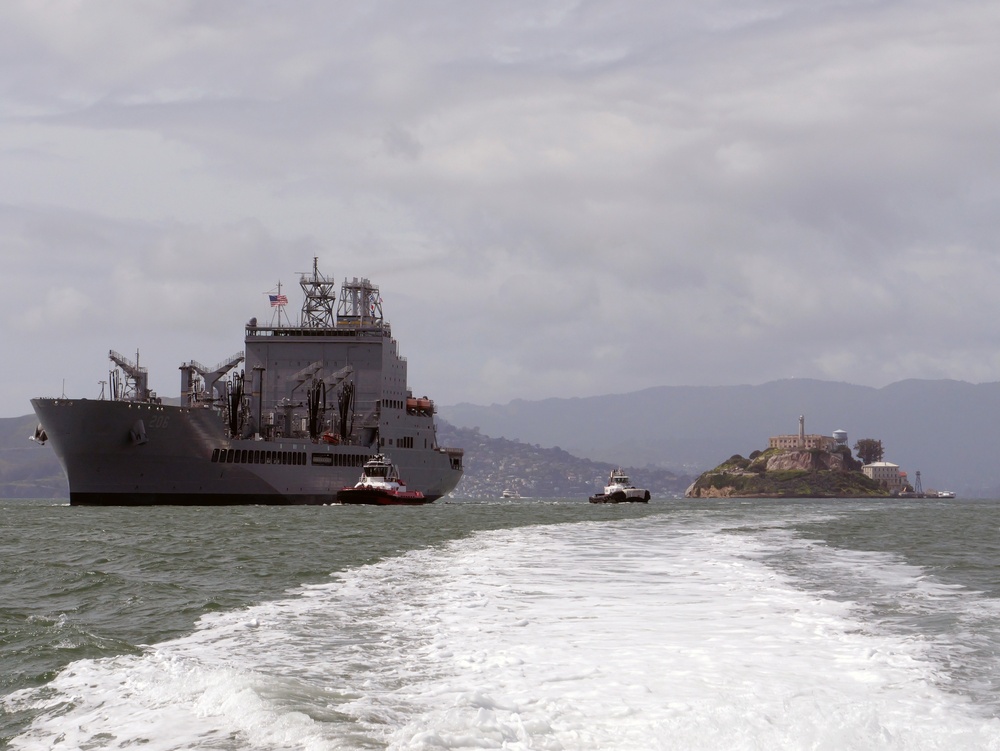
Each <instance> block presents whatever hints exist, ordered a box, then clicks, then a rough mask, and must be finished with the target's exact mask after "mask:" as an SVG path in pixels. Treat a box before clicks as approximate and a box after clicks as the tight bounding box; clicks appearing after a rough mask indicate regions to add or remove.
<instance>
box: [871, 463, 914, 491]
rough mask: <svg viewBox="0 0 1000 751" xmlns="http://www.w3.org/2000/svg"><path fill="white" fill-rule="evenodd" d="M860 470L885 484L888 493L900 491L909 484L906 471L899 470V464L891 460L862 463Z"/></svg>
mask: <svg viewBox="0 0 1000 751" xmlns="http://www.w3.org/2000/svg"><path fill="white" fill-rule="evenodd" d="M861 471H862V472H864V473H865V475H866V476H867V477H870V478H871V479H873V480H875V482H879V483H882V484H883V485H885V487H886V488H887V489H888V490H889V492H890V493H892V492H901V491H903V490H905V489H906V488H907V486H908V485H909V482H908V481H907V479H906V473H905V472H901V471H900V469H899V465H898V464H893V463H892V462H872V463H871V464H866V465H864V466H863V467H862V468H861Z"/></svg>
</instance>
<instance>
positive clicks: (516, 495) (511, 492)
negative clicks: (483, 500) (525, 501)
mask: <svg viewBox="0 0 1000 751" xmlns="http://www.w3.org/2000/svg"><path fill="white" fill-rule="evenodd" d="M500 497H501V498H520V497H521V494H520V493H518V492H517V491H516V490H514V489H513V488H508V489H507V490H505V491H503V493H501V494H500Z"/></svg>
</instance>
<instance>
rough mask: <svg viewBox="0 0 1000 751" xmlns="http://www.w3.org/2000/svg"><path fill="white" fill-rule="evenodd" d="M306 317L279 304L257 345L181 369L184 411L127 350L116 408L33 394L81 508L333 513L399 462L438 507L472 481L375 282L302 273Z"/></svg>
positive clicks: (253, 327) (251, 339) (252, 327)
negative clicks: (288, 508) (346, 490)
mask: <svg viewBox="0 0 1000 751" xmlns="http://www.w3.org/2000/svg"><path fill="white" fill-rule="evenodd" d="M299 284H300V286H301V288H302V293H303V303H302V309H301V314H300V316H299V321H298V323H297V324H292V323H291V322H290V321H289V320H288V319H287V316H285V315H284V306H285V304H286V303H287V297H286V296H284V295H282V294H281V291H280V286H279V290H278V294H277V295H272V296H271V304H272V306H273V309H274V314H273V318H272V321H271V322H270V324H269V325H261V324H259V323H258V320H257V319H256V318H252V319H250V321H248V323H247V324H246V330H245V339H244V343H245V349H244V351H243V352H240V353H237V354H235V355H233V356H231V357H229V358H227V359H225V360H223V361H222V362H220V363H219V364H218V365H216V366H214V367H206V366H204V365H202V364H201V363H198V362H196V361H194V360H191V361H189V362H186V363H184V364H182V365H181V366H180V373H181V389H180V403H179V405H178V406H172V405H167V404H164V403H163V400H162V399H161V398H160V397H158V396H157V395H156V394H155V393H153V392H152V391H150V390H149V388H148V373H147V372H146V370H145V369H144V368H142V367H140V366H139V365H138V357H137V359H136V361H135V362H132V361H130V360H128V359H127V358H125V357H123V356H121V355H119V354H118V353H116V352H113V351H112V352H111V353H110V354H109V356H110V359H111V361H112V363H113V364H114V365H115V368H114V370H112V372H111V376H110V380H111V388H110V392H111V393H110V397H109V398H107V399H104V398H102V399H98V400H86V399H65V398H60V399H43V398H39V399H33V400H32V406H33V407H34V409H35V412H36V414H37V415H38V417H39V420H40V422H41V425H42V426H44V433H45V435H46V437H47V438H48V440H49V441H51V443H52V445H53V447H54V448H55V450H56V453H57V454H58V455H59V457H60V459H61V460H62V462H63V466H64V467H65V469H66V474H67V477H68V478H69V484H70V502H71V503H74V504H97V505H125V504H129V505H149V504H167V503H172V504H206V505H208V504H247V503H271V504H274V503H283V504H320V503H332V502H335V498H336V493H337V491H338V490H339V489H341V488H343V487H344V486H345V485H347V484H349V483H353V481H354V480H355V479H356V478H357V472H358V470H359V468H361V467H363V466H364V464H365V462H366V461H368V460H369V459H370V458H371V457H372V456H374V455H376V454H379V453H383V454H386V455H388V456H391V458H392V461H393V462H394V464H395V465H396V466H397V467H398V468H399V471H400V472H401V473H403V474H404V476H405V477H407V480H408V482H409V486H410V487H411V488H413V489H415V490H419V491H421V492H422V493H423V494H424V495H425V496H427V497H428V498H429V499H435V498H439V497H440V496H442V495H444V494H446V493H448V492H450V491H451V490H453V489H454V488H455V486H456V485H457V484H458V481H459V480H460V479H461V476H462V458H463V452H462V450H461V449H453V448H442V447H440V446H438V445H437V437H436V430H435V423H434V412H435V410H434V403H433V401H432V400H430V399H429V398H427V397H426V396H421V397H415V396H414V395H413V394H412V392H411V391H410V389H409V387H408V385H407V369H406V359H405V358H403V357H402V356H401V355H400V354H399V351H398V344H397V342H396V340H395V339H393V337H392V332H391V328H390V326H389V323H388V321H386V320H385V318H384V316H383V312H382V298H381V297H380V295H379V289H378V287H377V286H376V285H374V284H372V282H370V281H369V280H368V279H358V278H354V279H352V280H347V279H345V280H344V282H343V284H342V285H341V287H340V296H339V298H338V297H337V296H336V287H337V285H336V283H335V282H334V280H333V279H331V278H329V277H326V276H324V275H323V274H321V273H320V272H319V269H318V263H317V261H316V259H314V261H313V269H312V272H311V273H305V274H302V275H301V278H300V280H299Z"/></svg>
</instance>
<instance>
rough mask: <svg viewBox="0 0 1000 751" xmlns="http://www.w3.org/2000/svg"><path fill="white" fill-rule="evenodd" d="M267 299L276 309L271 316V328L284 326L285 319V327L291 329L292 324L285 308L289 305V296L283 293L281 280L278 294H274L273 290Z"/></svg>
mask: <svg viewBox="0 0 1000 751" xmlns="http://www.w3.org/2000/svg"><path fill="white" fill-rule="evenodd" d="M272 293H273V294H272ZM267 297H268V299H269V300H270V301H271V307H272V308H274V311H273V314H272V315H271V326H275V325H277V326H278V327H280V326H281V325H282V323H281V320H282V319H284V321H285V323H284V325H285V326H289V327H291V325H292V323H291V321H289V320H288V314H287V313H285V306H286V305H288V295H286V294H284V293H283V292H282V291H281V281H280V280H279V281H278V289H277V292H274V290H273V288H272V291H271V292H268V293H267Z"/></svg>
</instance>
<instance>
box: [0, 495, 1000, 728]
mask: <svg viewBox="0 0 1000 751" xmlns="http://www.w3.org/2000/svg"><path fill="white" fill-rule="evenodd" d="M0 528H2V534H0V592H2V599H0V696H4V697H6V699H5V701H4V702H3V703H0V746H2V745H3V744H6V743H10V744H12V746H13V747H15V748H34V747H38V748H42V747H60V746H58V744H55V745H52V744H48V745H47V742H44V741H42V740H37V744H36V741H34V740H31V738H34V737H35V736H34V735H33V733H34V732H36V731H34V730H32V728H33V725H37V724H38V723H40V722H42V723H43V724H44V725H45V726H46V727H51V726H52V725H53V724H54V725H55V726H58V723H59V720H58V714H56V715H53V710H52V705H51V704H47V703H46V701H47V700H46V697H50V698H51V696H59V695H60V692H61V691H63V690H64V689H62V688H58V689H57V688H55V687H54V686H56V685H57V684H58V683H59V682H60V681H62V680H64V679H65V677H66V675H67V672H68V671H69V672H72V671H73V670H76V669H79V668H80V667H84V666H85V667H87V668H88V669H89V668H90V667H92V666H95V665H97V666H100V665H104V664H107V663H108V661H114V660H116V659H121V658H128V659H134V660H142V659H144V657H143V656H144V655H148V654H149V653H150V651H151V649H152V648H154V647H155V645H159V644H163V643H167V642H172V641H174V640H182V641H183V640H184V639H185V638H187V637H189V636H190V635H192V634H193V633H194V632H195V631H196V629H198V628H201V627H202V625H203V624H204V623H205V619H211V618H212V617H214V616H219V617H223V616H227V614H232V613H234V612H237V613H238V612H240V611H241V610H242V609H246V608H253V607H254V606H257V605H259V604H261V603H269V602H275V601H284V600H285V599H287V598H288V597H289V592H290V591H294V590H296V589H297V588H302V587H307V588H308V587H312V586H324V585H327V584H328V583H329V582H331V580H335V579H336V578H337V577H338V576H352V577H357V578H358V581H360V582H361V583H360V584H359V585H358V586H360V587H362V588H363V587H364V581H365V579H364V577H365V576H367V575H368V573H367V572H369V571H377V572H381V571H382V570H383V569H382V568H379V567H381V566H386V565H388V566H393V565H396V562H397V561H404V560H409V558H411V557H412V556H414V555H416V554H419V552H420V551H427V554H428V555H433V556H435V557H436V558H435V560H436V561H437V565H441V566H442V568H443V570H445V571H447V570H448V566H449V564H448V560H447V556H449V555H452V553H451V552H450V551H451V550H452V549H453V548H454V546H456V545H458V546H459V548H456V549H464V548H462V547H461V546H463V545H471V546H473V547H475V546H476V545H481V544H487V543H481V542H480V541H481V540H496V539H503V540H512V541H516V540H518V539H520V536H527V535H539V534H542V535H543V536H544V535H547V534H550V533H549V532H540V531H544V530H551V534H558V544H559V545H574V544H581V545H582V544H585V545H588V546H590V547H591V548H593V549H594V550H595V551H597V550H600V555H602V556H607V558H608V560H609V563H615V562H616V561H619V560H626V561H627V560H631V559H633V558H641V556H639V555H638V553H636V552H635V551H630V550H629V548H628V544H629V543H628V541H629V540H630V539H632V538H631V537H630V536H629V535H630V534H635V535H636V539H637V540H638V539H640V538H641V539H642V540H643V541H644V542H643V545H646V546H648V547H644V548H642V550H643V551H646V552H644V553H643V554H642V555H645V556H647V557H648V556H649V552H648V551H649V550H652V551H657V550H662V551H664V552H665V553H666V552H670V551H671V550H672V548H674V547H676V544H677V541H678V540H685V541H687V540H691V539H699V538H698V536H699V535H700V536H702V537H703V539H704V540H710V539H711V540H715V539H718V540H722V541H723V545H725V546H728V545H729V542H725V541H730V542H734V543H738V544H742V543H743V542H744V541H750V542H752V543H753V550H752V552H750V553H740V554H739V555H740V556H743V557H744V558H746V559H747V560H748V561H752V562H753V563H754V565H758V564H759V565H762V566H766V567H767V570H769V571H772V572H773V575H774V576H776V577H779V578H780V579H781V580H782V581H786V582H788V586H789V588H790V589H791V590H793V591H795V592H800V593H805V594H806V595H808V596H810V597H814V598H821V599H822V600H823V601H824V602H829V603H839V604H845V603H846V604H848V605H849V607H850V608H851V611H852V613H855V614H856V615H857V617H858V618H859V623H861V624H862V626H861V628H862V629H863V630H864V629H869V628H870V629H871V630H872V631H873V632H877V633H878V634H879V635H880V637H881V636H883V635H887V636H889V637H891V638H894V639H900V640H903V641H901V643H904V644H905V643H908V642H907V640H911V641H912V640H917V641H919V642H920V643H921V644H922V645H925V646H926V645H941V646H940V651H939V653H940V655H942V656H941V659H940V664H936V665H935V668H934V671H933V675H935V676H940V678H939V679H938V678H935V679H934V680H935V682H937V681H938V680H939V681H940V683H941V685H942V688H943V690H945V691H947V692H949V695H954V696H957V697H960V698H961V700H962V701H963V702H966V703H968V704H969V705H970V706H971V707H972V708H973V710H974V712H975V714H976V715H977V716H982V717H985V718H993V717H997V716H1000V699H998V693H1000V692H998V690H997V689H998V682H997V679H996V678H995V677H994V676H996V675H998V671H997V668H998V667H1000V657H998V655H1000V606H998V602H1000V502H998V501H995V500H961V499H959V500H920V499H910V500H902V499H892V500H875V501H871V500H866V501H849V500H843V501H816V500H798V501H796V500H790V501H753V502H749V501H738V500H728V501H725V500H713V501H687V500H669V501H667V500H655V499H654V500H653V501H652V502H650V503H649V504H622V505H617V506H605V505H594V504H588V503H586V502H585V501H582V500H579V499H563V500H544V501H539V500H533V499H520V500H516V501H505V500H504V501H502V500H500V499H497V500H496V501H492V502H471V501H470V502H462V501H461V500H458V501H453V502H440V501H439V502H437V503H435V504H432V505H429V506H423V507H417V508H388V509H387V508H378V507H338V506H330V507H305V506H303V507H221V508H219V507H214V508H197V507H158V508H134V507H129V508H82V507H70V506H68V505H66V504H65V503H64V502H61V501H52V502H48V501H24V500H17V501H0ZM602 530H603V531H602ZM623 530H635V532H634V533H632V532H630V533H627V534H626V533H623ZM605 533H606V534H607V540H608V541H607V543H606V544H607V548H606V549H604V548H603V547H602V546H603V545H604V544H605V543H604V542H603V541H604V539H605V538H604V535H605ZM483 535H494V536H495V535H502V537H500V538H497V537H489V536H487V537H483ZM577 537H579V540H577ZM584 539H586V540H590V542H586V543H584V542H583V540H584ZM574 540H576V542H574ZM594 541H596V542H594ZM658 541H659V542H658ZM493 544H494V543H488V544H487V548H486V549H487V550H488V551H489V554H490V555H489V562H488V563H484V568H483V570H482V571H478V570H477V569H476V568H475V566H473V567H472V568H471V569H469V570H468V571H467V572H466V573H465V574H464V576H465V577H466V579H467V580H468V586H469V588H470V590H475V589H477V588H479V587H481V586H484V585H483V584H482V583H481V582H480V581H479V580H478V579H479V577H480V576H483V577H487V576H489V575H491V574H492V573H495V572H496V568H497V565H498V564H497V560H499V561H501V564H500V565H501V566H502V561H503V556H502V555H500V556H498V555H497V549H496V548H495V547H492V545H493ZM637 544H638V543H637ZM713 544H715V543H713ZM725 549H726V550H728V547H726V548H725ZM713 550H714V548H708V547H706V548H704V549H702V548H698V551H697V556H699V557H697V558H691V559H690V566H691V573H692V575H694V574H696V573H698V572H701V571H704V570H705V569H706V567H709V566H712V565H713V561H714V560H716V558H715V557H716V556H722V555H730V554H729V553H728V552H725V553H723V552H718V553H716V552H713ZM720 550H722V549H720ZM595 554H596V553H595ZM531 555H532V556H537V557H538V559H539V560H541V561H545V560H546V558H545V556H546V551H545V549H544V545H542V546H535V547H534V548H532V551H531ZM654 557H655V552H654ZM463 560H464V559H463ZM567 560H568V558H567V557H566V556H563V555H559V554H558V553H556V552H555V551H553V553H552V559H551V566H552V567H553V571H552V572H550V573H551V574H552V576H553V577H555V579H554V580H555V581H559V580H560V578H562V579H564V580H565V581H566V583H567V588H568V589H574V588H579V589H580V591H581V592H586V588H587V586H588V585H587V584H586V582H581V581H578V578H579V577H578V575H577V569H576V568H574V567H573V566H572V565H570V564H568V563H565V561H567ZM683 560H686V559H683ZM683 560H680V562H679V563H678V564H677V565H679V566H680V567H681V569H683V566H684V565H686V564H684V562H683ZM462 565H466V566H467V565H468V563H467V562H465V563H463V564H462ZM562 565H565V570H562V569H560V566H562ZM615 565H617V564H615ZM629 565H633V564H629ZM372 567H376V568H374V569H373V568H372ZM378 575H379V576H382V575H383V574H381V573H379V574H378ZM394 586H395V585H394ZM402 586H405V582H404V584H403V585H402ZM574 591H575V590H574ZM703 596H704V597H705V598H715V597H719V595H718V593H717V592H715V591H714V590H713V591H710V590H708V589H706V590H705V592H704V594H703ZM734 596H735V595H734ZM646 597H647V596H646V595H643V594H636V596H635V603H639V602H640V600H642V599H643V598H646ZM529 599H530V598H529ZM719 602H720V607H721V603H722V602H723V600H720V601H719ZM748 602H749V601H748ZM776 602H777V601H776ZM631 604H633V603H630V600H629V595H628V590H627V587H626V588H625V589H624V590H623V593H622V600H621V607H622V608H625V609H627V608H628V607H630V606H631ZM652 605H655V602H652V601H646V602H645V603H644V604H643V605H642V607H650V606H652ZM664 612H665V613H666V610H665V611H664ZM777 620H778V616H777V615H775V623H777ZM340 628H341V630H342V629H343V626H341V627H340ZM581 628H582V626H581ZM320 638H332V637H330V636H329V635H326V636H323V637H320ZM338 638H340V637H338ZM332 643H333V642H331V644H332ZM337 643H339V642H337ZM151 645H152V646H151ZM214 649H215V647H213V654H214ZM207 651H208V650H206V652H207ZM931 653H934V652H933V650H932V651H931ZM286 659H289V660H290V664H289V665H288V669H289V670H292V671H294V670H296V667H295V665H294V663H295V659H294V658H286ZM63 701H65V700H63ZM69 703H70V704H72V702H69ZM59 711H64V710H59ZM321 714H322V713H319V712H318V710H317V716H320V715H321ZM323 716H325V715H323ZM345 727H346V726H345ZM39 732H40V731H39ZM46 732H47V731H46ZM344 732H345V733H346V732H347V731H346V730H345V731H344ZM357 732H358V731H357V730H356V729H353V730H351V733H355V734H356V733H357ZM43 736H44V733H42V734H41V735H39V736H38V737H39V738H42V737H43ZM94 737H102V736H100V734H99V733H98V734H96V735H95V736H94ZM346 737H348V736H347V735H345V736H343V737H341V738H340V740H339V741H337V743H340V744H342V745H336V744H333V745H330V746H329V747H331V748H333V747H352V746H351V745H350V744H347V745H343V744H345V743H347V742H346V741H344V738H346ZM351 737H355V736H351ZM26 739H27V740H26ZM133 740H134V739H133ZM357 743H358V744H359V745H358V747H379V745H378V744H377V743H375V744H374V745H371V746H367V745H365V743H367V741H365V742H362V741H357ZM123 744H124V745H128V741H127V739H126V741H116V742H114V743H112V742H110V741H108V742H107V744H106V747H109V748H110V747H124V745H123ZM265 745H266V744H265ZM94 747H95V748H96V747H102V745H101V743H100V742H96V745H94ZM178 747H182V746H178ZM205 747H216V746H212V745H210V744H209V745H206V746H205ZM219 747H226V748H256V747H258V745H254V743H252V742H250V741H232V743H231V745H225V744H223V745H221V746H219ZM289 747H297V746H296V745H295V744H294V743H292V745H290V746H289ZM512 747H516V746H512ZM888 747H893V746H892V744H889V745H888ZM899 747H909V746H905V745H903V746H899Z"/></svg>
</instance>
